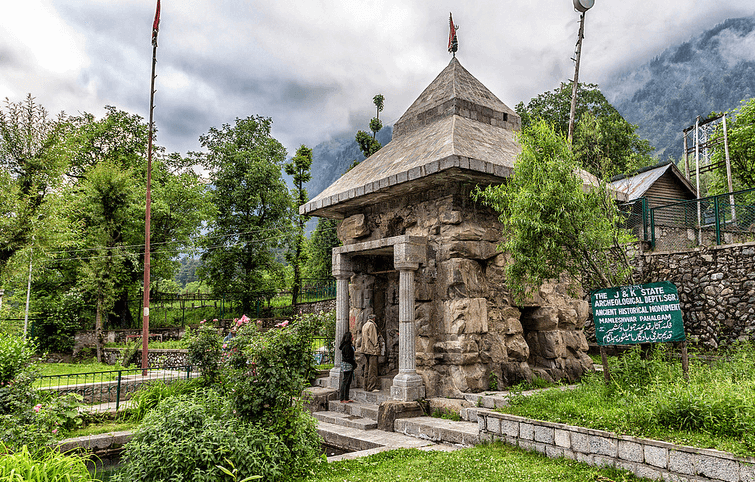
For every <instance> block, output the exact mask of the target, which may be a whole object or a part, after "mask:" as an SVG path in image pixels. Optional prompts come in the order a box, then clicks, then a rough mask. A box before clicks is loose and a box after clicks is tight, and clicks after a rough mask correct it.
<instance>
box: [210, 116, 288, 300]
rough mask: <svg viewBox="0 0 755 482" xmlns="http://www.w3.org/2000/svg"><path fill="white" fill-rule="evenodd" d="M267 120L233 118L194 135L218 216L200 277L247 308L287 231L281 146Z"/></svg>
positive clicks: (277, 267)
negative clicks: (271, 132) (229, 121)
mask: <svg viewBox="0 0 755 482" xmlns="http://www.w3.org/2000/svg"><path fill="white" fill-rule="evenodd" d="M271 127H272V120H271V119H269V118H265V117H260V116H250V117H247V118H245V119H236V121H235V122H234V124H233V125H230V124H224V125H223V126H222V127H221V128H219V129H218V128H215V127H213V128H211V129H210V130H209V132H208V133H207V134H205V135H203V136H201V137H200V138H199V141H200V143H201V144H202V147H204V148H205V149H206V152H204V153H195V158H196V159H197V160H198V161H199V162H201V163H202V164H203V166H204V167H205V168H206V169H207V170H208V171H209V173H210V180H211V183H212V190H211V194H210V198H211V201H212V203H213V204H214V205H215V206H216V208H217V216H216V217H215V219H214V221H212V222H211V223H210V225H209V233H208V236H207V238H206V246H205V252H204V253H203V254H202V263H203V267H202V273H203V277H204V278H205V279H206V280H207V282H208V283H209V284H210V285H211V286H212V289H213V291H214V292H215V293H216V294H226V295H227V296H228V297H229V298H233V299H237V300H238V301H240V302H241V305H242V309H243V310H244V312H250V310H251V308H252V306H253V302H254V298H255V291H256V290H259V288H260V287H261V286H263V285H264V284H265V274H266V273H271V272H272V273H276V272H279V270H280V263H279V262H278V261H277V260H276V258H275V251H276V250H277V249H279V248H282V247H283V244H284V242H285V239H286V238H287V237H288V236H289V234H290V231H291V207H292V206H291V196H290V194H289V192H288V189H287V188H286V184H285V182H284V180H283V177H282V173H281V169H282V167H283V164H284V162H285V160H286V150H285V149H284V147H283V145H282V144H281V143H280V142H278V141H277V140H275V139H274V138H273V137H272V136H271V134H270V129H271Z"/></svg>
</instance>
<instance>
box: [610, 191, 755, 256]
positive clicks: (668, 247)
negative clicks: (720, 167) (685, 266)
mask: <svg viewBox="0 0 755 482" xmlns="http://www.w3.org/2000/svg"><path fill="white" fill-rule="evenodd" d="M619 210H620V211H621V213H622V215H623V227H624V228H626V229H629V230H630V231H632V233H633V234H634V235H635V236H637V238H638V239H639V240H641V241H648V242H650V244H651V246H652V247H653V249H656V250H661V251H674V250H680V249H689V248H694V247H696V246H712V245H720V244H731V243H741V242H747V241H755V189H747V190H744V191H737V192H732V193H726V194H720V195H717V196H710V197H706V198H701V199H692V200H689V201H676V202H669V203H666V204H664V205H662V206H656V207H649V206H648V200H647V199H646V198H640V199H637V200H635V201H632V202H631V203H623V204H620V205H619Z"/></svg>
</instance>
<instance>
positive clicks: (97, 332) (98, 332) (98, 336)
mask: <svg viewBox="0 0 755 482" xmlns="http://www.w3.org/2000/svg"><path fill="white" fill-rule="evenodd" d="M102 304H103V301H102V293H98V294H97V311H96V312H95V315H94V338H95V344H96V345H97V362H99V363H102V345H103V339H102Z"/></svg>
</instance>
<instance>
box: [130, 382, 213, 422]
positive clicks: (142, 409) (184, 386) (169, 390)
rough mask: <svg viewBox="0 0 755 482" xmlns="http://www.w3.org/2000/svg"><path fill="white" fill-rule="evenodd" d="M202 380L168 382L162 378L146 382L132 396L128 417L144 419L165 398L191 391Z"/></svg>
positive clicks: (138, 419)
mask: <svg viewBox="0 0 755 482" xmlns="http://www.w3.org/2000/svg"><path fill="white" fill-rule="evenodd" d="M200 383H201V380H199V379H197V378H192V379H190V380H175V381H173V382H171V383H168V384H166V383H165V382H164V381H162V380H157V381H155V382H153V383H148V384H144V385H142V386H141V387H139V389H138V390H137V391H136V393H134V395H133V396H132V397H131V407H130V408H129V409H128V412H127V413H128V417H129V419H131V420H134V421H140V420H142V419H144V417H145V416H146V415H147V413H148V412H149V411H150V410H152V409H154V408H155V407H157V406H158V405H159V404H160V402H162V401H163V400H165V399H167V398H170V397H175V396H177V395H183V394H186V393H190V392H191V391H193V390H195V389H197V388H199V384H200Z"/></svg>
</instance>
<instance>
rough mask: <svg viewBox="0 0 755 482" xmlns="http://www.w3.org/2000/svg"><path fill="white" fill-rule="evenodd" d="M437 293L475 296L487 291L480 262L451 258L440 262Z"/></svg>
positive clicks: (453, 295)
mask: <svg viewBox="0 0 755 482" xmlns="http://www.w3.org/2000/svg"><path fill="white" fill-rule="evenodd" d="M438 278H439V279H438V285H439V286H438V288H439V290H438V294H439V295H441V296H442V297H443V298H446V297H448V298H467V297H469V298H477V297H480V296H483V295H484V294H485V293H486V292H487V283H486V280H485V275H484V274H483V273H482V267H481V266H480V263H478V262H477V261H474V260H471V259H464V258H452V259H449V260H448V261H444V262H443V263H441V268H440V270H439V273H438Z"/></svg>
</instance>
